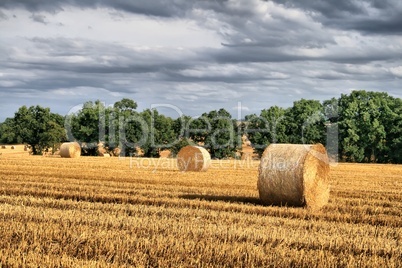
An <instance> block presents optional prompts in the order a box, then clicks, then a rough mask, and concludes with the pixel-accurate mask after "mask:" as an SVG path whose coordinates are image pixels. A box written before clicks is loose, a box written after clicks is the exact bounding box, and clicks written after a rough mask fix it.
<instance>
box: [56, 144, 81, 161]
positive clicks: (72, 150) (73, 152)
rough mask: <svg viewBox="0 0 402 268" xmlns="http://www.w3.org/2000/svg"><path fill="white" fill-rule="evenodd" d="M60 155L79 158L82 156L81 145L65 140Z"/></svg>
mask: <svg viewBox="0 0 402 268" xmlns="http://www.w3.org/2000/svg"><path fill="white" fill-rule="evenodd" d="M60 156H61V157H63V158H77V157H80V156H81V146H80V145H79V144H78V143H77V142H65V143H63V144H62V145H61V146H60Z"/></svg>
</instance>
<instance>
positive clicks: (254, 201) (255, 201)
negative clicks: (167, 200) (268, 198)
mask: <svg viewBox="0 0 402 268" xmlns="http://www.w3.org/2000/svg"><path fill="white" fill-rule="evenodd" d="M179 198H182V199H187V200H205V201H213V202H217V201H223V202H227V203H242V204H251V205H262V203H261V201H260V199H259V198H257V197H246V196H224V195H203V194H186V195H181V196H179Z"/></svg>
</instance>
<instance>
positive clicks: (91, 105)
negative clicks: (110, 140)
mask: <svg viewBox="0 0 402 268" xmlns="http://www.w3.org/2000/svg"><path fill="white" fill-rule="evenodd" d="M110 114H111V112H110V108H106V107H105V105H104V104H103V103H102V102H101V101H99V100H97V101H95V102H92V101H88V102H86V103H84V105H83V107H82V109H81V110H79V111H78V112H77V113H76V114H73V115H71V116H70V117H69V121H70V124H71V136H70V137H69V139H70V140H75V141H77V142H79V143H80V144H81V147H82V150H83V154H84V155H96V154H97V150H98V144H99V143H104V144H105V143H106V142H107V135H108V134H109V133H108V130H109V125H108V123H109V121H110V120H109V115H110Z"/></svg>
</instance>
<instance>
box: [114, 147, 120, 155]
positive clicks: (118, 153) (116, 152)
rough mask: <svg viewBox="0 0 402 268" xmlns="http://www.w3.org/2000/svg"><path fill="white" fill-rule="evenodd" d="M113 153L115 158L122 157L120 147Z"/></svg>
mask: <svg viewBox="0 0 402 268" xmlns="http://www.w3.org/2000/svg"><path fill="white" fill-rule="evenodd" d="M112 153H113V155H114V156H120V153H121V149H120V148H119V147H116V148H114V149H113V151H112Z"/></svg>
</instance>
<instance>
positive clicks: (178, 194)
mask: <svg viewBox="0 0 402 268" xmlns="http://www.w3.org/2000/svg"><path fill="white" fill-rule="evenodd" d="M176 165H177V162H176V159H166V158H163V159H142V158H132V159H130V158H117V157H116V158H109V159H104V158H100V157H81V158H78V159H74V158H71V159H68V158H64V159H63V158H46V157H35V156H27V157H13V156H12V155H11V156H7V157H4V156H0V230H1V233H0V235H1V239H0V267H18V266H20V267H24V266H26V267H32V266H35V267H59V266H65V267H130V266H134V267H158V266H159V267H180V266H181V267H253V266H254V267H273V266H276V267H325V266H327V267H356V266H358V267H401V266H402V259H401V252H402V229H401V226H402V219H401V217H400V213H401V211H402V176H401V174H402V166H398V165H357V164H340V165H338V166H335V167H331V177H330V184H331V195H330V199H329V203H328V205H327V206H325V207H324V208H323V209H322V210H320V211H315V212H309V211H308V210H305V209H303V208H290V207H287V208H286V207H275V206H262V205H261V204H260V201H259V199H258V191H257V177H258V165H259V162H258V161H235V160H230V161H229V160H226V161H221V162H219V161H215V160H213V161H212V163H211V167H210V169H209V170H208V171H207V172H202V173H196V174H195V173H183V172H180V171H179V170H178V169H177V166H176Z"/></svg>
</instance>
